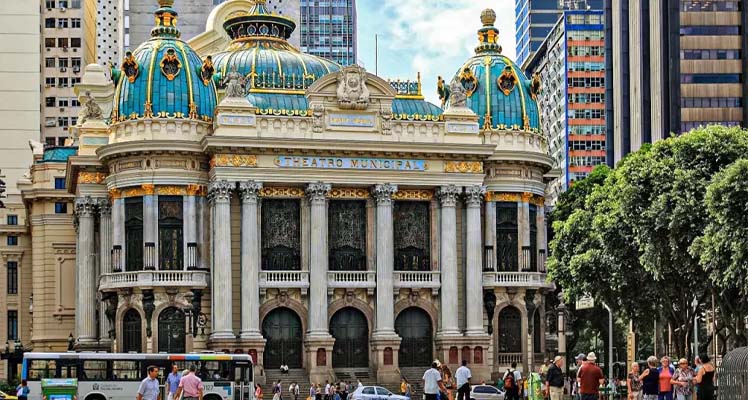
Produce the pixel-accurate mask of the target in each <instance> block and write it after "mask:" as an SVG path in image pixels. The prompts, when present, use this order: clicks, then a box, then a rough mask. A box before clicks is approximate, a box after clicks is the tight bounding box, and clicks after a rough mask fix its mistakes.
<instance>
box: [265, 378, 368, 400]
mask: <svg viewBox="0 0 748 400" xmlns="http://www.w3.org/2000/svg"><path fill="white" fill-rule="evenodd" d="M357 386H362V383H361V381H358V384H357ZM271 387H272V391H273V393H272V395H273V398H272V400H299V396H300V393H301V385H299V384H298V383H296V382H291V384H290V385H289V386H288V392H287V393H288V396H287V397H284V395H285V393H284V391H283V382H282V381H280V380H278V381H274V382H273V385H272V386H271ZM355 389H356V388H355V386H354V385H353V384H352V383H351V381H347V382H346V381H340V382H337V383H330V381H325V385H324V386H322V385H320V384H319V383H312V384H311V385H310V386H309V396H308V397H307V398H306V400H346V399H347V398H348V395H349V394H350V393H352V392H353V391H354V390H355ZM263 396H264V394H263V392H262V387H261V386H260V385H258V384H256V385H255V399H256V400H263Z"/></svg>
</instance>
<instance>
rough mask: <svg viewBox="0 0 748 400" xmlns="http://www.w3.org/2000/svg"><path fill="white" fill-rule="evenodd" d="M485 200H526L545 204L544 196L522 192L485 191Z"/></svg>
mask: <svg viewBox="0 0 748 400" xmlns="http://www.w3.org/2000/svg"><path fill="white" fill-rule="evenodd" d="M486 201H487V202H517V203H518V202H526V203H530V204H533V205H535V206H538V207H543V206H545V197H543V196H538V195H536V194H532V193H528V192H524V193H505V192H486Z"/></svg>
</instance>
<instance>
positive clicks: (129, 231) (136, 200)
mask: <svg viewBox="0 0 748 400" xmlns="http://www.w3.org/2000/svg"><path fill="white" fill-rule="evenodd" d="M125 262H126V263H127V264H126V265H125V269H126V270H127V271H139V270H142V269H143V198H142V197H131V198H128V199H125Z"/></svg>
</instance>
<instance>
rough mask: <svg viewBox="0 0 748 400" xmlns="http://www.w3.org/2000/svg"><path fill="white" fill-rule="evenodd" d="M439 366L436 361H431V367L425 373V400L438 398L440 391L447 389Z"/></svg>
mask: <svg viewBox="0 0 748 400" xmlns="http://www.w3.org/2000/svg"><path fill="white" fill-rule="evenodd" d="M438 367H439V364H437V363H436V361H434V362H433V363H431V368H429V369H427V370H426V372H424V374H423V394H424V398H425V400H437V397H438V396H439V392H440V391H444V392H446V391H447V388H445V387H444V382H443V381H442V374H441V372H439V370H438Z"/></svg>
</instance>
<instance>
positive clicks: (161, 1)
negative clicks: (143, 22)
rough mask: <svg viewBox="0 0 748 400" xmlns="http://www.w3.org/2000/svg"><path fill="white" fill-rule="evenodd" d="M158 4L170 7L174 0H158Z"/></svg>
mask: <svg viewBox="0 0 748 400" xmlns="http://www.w3.org/2000/svg"><path fill="white" fill-rule="evenodd" d="M158 5H159V6H161V7H171V6H173V5H174V0H158Z"/></svg>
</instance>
